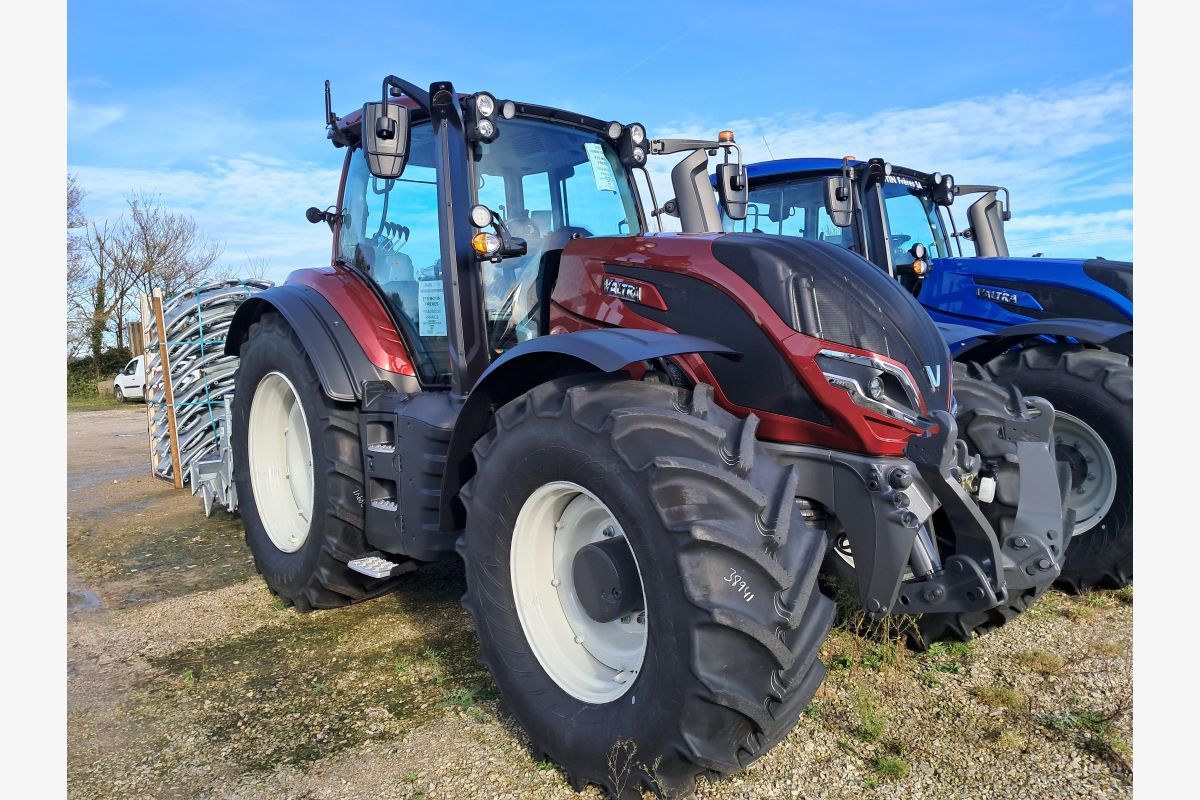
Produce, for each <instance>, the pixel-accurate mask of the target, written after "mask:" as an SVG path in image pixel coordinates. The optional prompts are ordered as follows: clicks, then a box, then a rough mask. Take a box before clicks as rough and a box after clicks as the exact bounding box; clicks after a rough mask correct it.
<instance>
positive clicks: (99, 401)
mask: <svg viewBox="0 0 1200 800" xmlns="http://www.w3.org/2000/svg"><path fill="white" fill-rule="evenodd" d="M130 407H131V406H126V405H125V404H124V403H118V402H117V399H116V398H115V397H113V396H112V395H111V394H104V395H100V396H99V397H68V398H67V413H72V412H75V411H108V410H109V409H113V408H130Z"/></svg>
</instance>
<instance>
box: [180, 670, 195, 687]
mask: <svg viewBox="0 0 1200 800" xmlns="http://www.w3.org/2000/svg"><path fill="white" fill-rule="evenodd" d="M179 677H181V678H183V685H184V686H186V687H187V688H189V689H191V688H192V687H193V686H195V685H196V673H195V672H193V671H192V668H191V667H188V668H187V669H185V670H184V671H183V672H181V673H179Z"/></svg>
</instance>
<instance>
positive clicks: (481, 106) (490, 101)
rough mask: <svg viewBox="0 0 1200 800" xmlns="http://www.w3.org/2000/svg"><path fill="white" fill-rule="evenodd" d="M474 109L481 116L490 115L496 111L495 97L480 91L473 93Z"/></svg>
mask: <svg viewBox="0 0 1200 800" xmlns="http://www.w3.org/2000/svg"><path fill="white" fill-rule="evenodd" d="M475 110H476V111H478V112H479V115H480V116H481V117H490V116H491V115H492V114H495V113H496V98H494V97H492V96H491V95H490V94H488V93H487V92H480V93H479V94H477V95H475Z"/></svg>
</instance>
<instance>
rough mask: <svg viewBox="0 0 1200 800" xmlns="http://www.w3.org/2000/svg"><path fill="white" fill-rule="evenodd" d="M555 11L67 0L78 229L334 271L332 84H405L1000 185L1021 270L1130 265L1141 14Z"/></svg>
mask: <svg viewBox="0 0 1200 800" xmlns="http://www.w3.org/2000/svg"><path fill="white" fill-rule="evenodd" d="M568 5H569V4H564V3H544V4H538V3H526V4H520V5H518V4H472V3H456V4H453V5H451V4H431V3H419V4H418V3H403V2H391V3H386V4H385V3H371V2H358V3H355V4H350V5H344V6H340V7H338V6H333V5H330V4H328V3H321V4H318V3H305V2H291V3H277V2H255V3H238V4H235V3H227V2H219V1H217V2H208V3H203V4H201V3H182V2H148V1H142V2H132V1H122V0H114V2H108V3H103V4H101V3H85V2H75V3H72V4H71V5H70V7H69V9H68V20H67V73H68V109H69V116H68V163H69V168H70V169H71V171H73V172H77V173H78V174H79V176H80V179H81V182H82V183H83V185H84V187H85V189H86V190H87V191H88V198H87V200H86V202H85V211H86V212H87V213H88V214H89V215H90V216H91V217H93V218H97V219H103V218H106V217H112V216H116V215H117V214H119V213H120V210H121V208H122V205H123V198H124V197H125V196H126V195H128V194H129V193H130V192H134V191H138V192H146V193H152V194H157V195H159V196H160V197H161V200H162V202H163V203H165V204H166V205H168V206H169V207H171V208H172V209H174V210H177V211H182V212H185V213H188V214H191V215H192V216H194V217H195V218H196V219H197V221H198V223H199V225H200V226H201V228H202V229H203V231H204V232H205V233H206V234H207V235H208V236H209V237H211V238H213V239H215V240H217V241H219V242H222V243H223V244H224V246H225V254H224V261H225V263H226V264H227V265H229V266H231V267H233V268H235V269H236V268H237V267H238V266H239V265H242V264H246V263H247V261H248V259H253V260H258V261H267V262H268V263H269V267H268V277H273V278H276V279H280V278H282V277H283V276H284V275H286V273H287V272H288V271H289V270H291V269H293V268H296V267H303V266H314V265H318V264H321V263H324V262H326V261H327V260H328V257H329V240H328V233H327V232H326V229H325V228H324V227H323V226H312V225H309V224H308V223H307V222H306V221H305V220H304V209H305V208H307V207H308V206H310V205H317V206H321V207H324V206H326V205H328V204H330V203H332V202H333V200H334V199H335V194H336V189H337V173H338V170H339V169H340V165H341V158H340V155H341V153H340V152H339V151H335V150H334V148H333V147H332V146H330V145H329V144H328V142H327V141H326V140H325V138H324V131H323V120H322V111H323V109H322V103H323V98H322V86H323V83H322V82H323V81H324V80H325V79H327V78H328V79H330V80H331V81H332V83H333V93H334V94H333V97H334V108H335V110H337V111H339V112H341V113H343V114H344V113H347V112H349V111H350V110H352V109H353V108H355V107H356V106H359V105H360V104H361V103H362V102H363V101H364V100H366V99H368V98H371V97H374V96H375V95H377V94H378V91H379V81H380V79H381V78H382V77H383V75H385V74H387V73H389V72H394V73H396V74H400V75H402V76H404V77H407V78H409V79H410V80H413V81H414V82H416V83H419V84H423V83H428V82H429V81H432V80H437V79H449V80H452V81H454V83H455V85H456V86H457V87H458V88H459V89H462V90H466V91H477V90H480V89H487V90H489V91H491V92H493V93H495V94H496V95H498V96H500V97H511V98H515V99H520V100H527V101H532V102H538V103H542V104H546V105H557V106H561V107H564V108H568V109H571V110H577V111H580V112H584V113H588V114H591V115H592V116H596V117H600V118H614V119H619V120H622V121H633V120H639V121H641V122H644V123H645V124H646V125H647V127H648V128H649V130H650V132H651V135H652V136H665V135H683V134H688V135H693V134H706V135H711V134H712V133H713V132H715V131H716V130H718V129H720V128H724V127H733V128H734V130H735V131H736V132H737V134H738V140H739V142H741V143H742V145H743V148H744V149H745V150H746V154H747V156H748V158H750V159H752V160H757V159H764V158H767V157H769V156H768V153H769V154H770V155H773V156H774V157H777V158H783V157H792V156H813V155H832V156H840V155H844V154H849V153H853V154H854V155H857V156H859V157H869V156H876V155H877V156H882V157H885V158H887V159H888V160H890V161H892V162H895V163H903V164H907V165H909V166H913V167H917V168H923V169H928V170H930V171H932V170H935V169H937V170H941V171H943V172H951V173H953V174H954V175H955V176H956V177H957V178H958V179H959V180H960V181H961V182H994V183H1003V184H1006V185H1008V186H1010V188H1011V189H1012V191H1013V207H1014V215H1013V221H1012V223H1010V225H1009V240H1010V242H1011V243H1012V244H1013V251H1014V253H1016V254H1030V253H1032V252H1035V251H1043V252H1045V253H1046V254H1047V255H1064V256H1066V255H1080V256H1093V255H1104V256H1107V257H1109V258H1128V257H1131V255H1132V207H1133V196H1132V194H1133V192H1132V171H1133V159H1132V127H1133V119H1132V62H1133V53H1132V49H1133V48H1132V36H1131V28H1132V11H1131V7H1130V4H1129V2H1090V3H1089V2H1059V3H1054V2H1037V3H1034V2H1028V3H1027V2H1010V3H1006V4H1003V5H997V4H976V3H959V4H953V3H946V2H940V3H934V2H908V3H882V2H880V3H870V2H859V3H846V2H843V3H828V2H821V3H808V2H803V3H797V2H792V3H758V4H749V3H747V4H743V5H742V6H740V7H739V6H735V5H734V4H728V3H725V4H704V3H697V4H672V3H660V4H649V3H629V4H626V5H622V4H606V5H601V6H596V5H587V6H580V8H582V9H584V10H582V11H578V12H576V11H572V12H567V11H565V10H564V9H565V8H567V7H568ZM347 11H351V12H353V14H354V15H353V16H352V15H351V14H349V13H347ZM602 13H606V14H609V15H610V16H609V17H608V18H605V17H603V16H601V14H602ZM351 36H353V38H351ZM669 165H670V163H669V162H666V161H664V162H663V163H662V164H661V165H658V166H659V167H660V169H661V170H662V171H664V172H665V169H666V168H668V167H669ZM660 191H661V190H660Z"/></svg>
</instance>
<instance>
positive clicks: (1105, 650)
mask: <svg viewBox="0 0 1200 800" xmlns="http://www.w3.org/2000/svg"><path fill="white" fill-rule="evenodd" d="M1096 652H1098V653H1100V655H1104V656H1123V655H1125V654H1126V653H1128V652H1129V647H1128V646H1127V645H1126V644H1125V643H1124V642H1100V643H1099V644H1097V645H1096Z"/></svg>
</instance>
